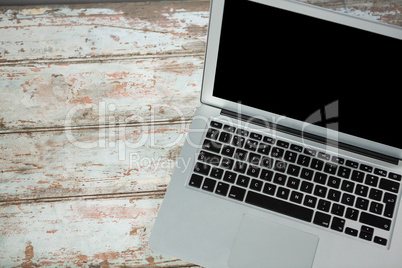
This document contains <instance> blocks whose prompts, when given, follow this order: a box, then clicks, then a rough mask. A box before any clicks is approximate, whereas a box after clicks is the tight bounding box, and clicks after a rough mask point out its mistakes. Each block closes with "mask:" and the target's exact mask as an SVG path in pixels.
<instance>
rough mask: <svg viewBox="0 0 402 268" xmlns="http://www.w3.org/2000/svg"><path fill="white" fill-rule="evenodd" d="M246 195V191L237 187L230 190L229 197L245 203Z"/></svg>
mask: <svg viewBox="0 0 402 268" xmlns="http://www.w3.org/2000/svg"><path fill="white" fill-rule="evenodd" d="M245 195H246V190H245V189H243V188H239V187H236V186H232V187H231V188H230V192H229V195H228V196H229V197H230V198H232V199H235V200H238V201H243V199H244V196H245Z"/></svg>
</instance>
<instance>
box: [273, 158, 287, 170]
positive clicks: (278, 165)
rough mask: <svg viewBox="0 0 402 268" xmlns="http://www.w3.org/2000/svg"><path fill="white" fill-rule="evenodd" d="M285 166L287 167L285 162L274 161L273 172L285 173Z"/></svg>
mask: <svg viewBox="0 0 402 268" xmlns="http://www.w3.org/2000/svg"><path fill="white" fill-rule="evenodd" d="M286 166H287V164H286V162H283V161H280V160H276V161H275V166H274V170H276V171H279V172H285V171H286Z"/></svg>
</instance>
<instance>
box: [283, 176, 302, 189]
mask: <svg viewBox="0 0 402 268" xmlns="http://www.w3.org/2000/svg"><path fill="white" fill-rule="evenodd" d="M299 185H300V180H299V179H296V178H293V177H289V179H288V183H287V184H286V186H287V187H289V188H292V189H295V190H297V189H299Z"/></svg>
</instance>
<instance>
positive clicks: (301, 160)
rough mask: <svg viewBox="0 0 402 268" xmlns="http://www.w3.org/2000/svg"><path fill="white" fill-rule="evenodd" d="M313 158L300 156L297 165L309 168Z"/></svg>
mask: <svg viewBox="0 0 402 268" xmlns="http://www.w3.org/2000/svg"><path fill="white" fill-rule="evenodd" d="M310 160H311V157H309V156H306V155H299V158H298V159H297V164H299V165H302V166H305V167H308V166H309V164H310Z"/></svg>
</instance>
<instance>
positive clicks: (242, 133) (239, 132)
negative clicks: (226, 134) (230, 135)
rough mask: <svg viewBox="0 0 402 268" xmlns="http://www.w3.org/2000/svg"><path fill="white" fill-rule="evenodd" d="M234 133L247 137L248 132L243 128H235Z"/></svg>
mask: <svg viewBox="0 0 402 268" xmlns="http://www.w3.org/2000/svg"><path fill="white" fill-rule="evenodd" d="M236 133H237V134H239V135H241V136H245V137H247V136H248V134H249V132H248V131H247V130H245V129H240V128H239V129H237V131H236Z"/></svg>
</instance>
